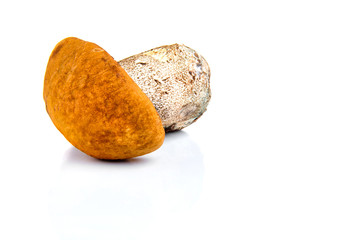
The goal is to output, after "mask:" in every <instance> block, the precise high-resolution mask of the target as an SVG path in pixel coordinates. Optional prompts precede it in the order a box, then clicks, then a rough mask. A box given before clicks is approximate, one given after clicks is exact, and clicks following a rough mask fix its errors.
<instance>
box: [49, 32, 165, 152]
mask: <svg viewBox="0 0 360 240" xmlns="http://www.w3.org/2000/svg"><path fill="white" fill-rule="evenodd" d="M43 97H44V100H45V104H46V110H47V112H48V114H49V116H50V118H51V120H52V122H53V123H54V125H55V126H56V127H57V129H58V130H59V131H60V132H61V133H62V134H63V135H64V137H65V138H66V139H67V140H68V141H69V142H70V143H71V144H72V145H74V146H75V147H76V148H78V149H79V150H81V151H83V152H84V153H86V154H88V155H90V156H92V157H95V158H98V159H127V158H132V157H136V156H140V155H144V154H147V153H150V152H152V151H155V150H156V149H158V148H159V147H160V146H161V145H162V143H163V141H164V136H165V132H164V129H163V126H162V122H161V119H160V117H159V114H158V113H157V111H156V110H155V107H154V105H153V104H152V102H151V101H150V100H149V98H148V97H147V96H146V95H145V94H144V93H143V92H142V90H141V89H140V88H139V87H138V86H137V85H136V83H135V82H134V81H133V80H132V79H131V78H130V77H129V75H128V74H127V73H126V72H125V71H124V69H122V68H121V67H120V65H119V64H118V63H117V62H116V61H115V60H114V59H113V58H112V57H111V56H110V55H109V54H108V53H107V52H106V51H105V50H103V49H102V48H101V47H99V46H98V45H96V44H94V43H91V42H86V41H83V40H80V39H78V38H73V37H70V38H66V39H64V40H62V41H61V42H59V43H58V44H57V45H56V46H55V48H54V50H53V51H52V53H51V55H50V58H49V62H48V65H47V68H46V73H45V80H44V92H43Z"/></svg>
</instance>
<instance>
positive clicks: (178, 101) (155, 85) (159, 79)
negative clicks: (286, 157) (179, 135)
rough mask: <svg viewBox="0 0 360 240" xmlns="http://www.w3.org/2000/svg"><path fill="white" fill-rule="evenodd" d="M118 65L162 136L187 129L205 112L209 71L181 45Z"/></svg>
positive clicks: (155, 51)
mask: <svg viewBox="0 0 360 240" xmlns="http://www.w3.org/2000/svg"><path fill="white" fill-rule="evenodd" d="M119 64H120V65H121V67H122V68H124V70H125V71H126V72H127V73H128V74H129V76H130V77H131V78H132V79H133V80H134V81H135V83H137V84H138V86H139V87H140V88H141V90H143V92H144V93H145V94H146V95H147V96H148V97H149V99H150V100H151V101H152V103H153V104H154V106H155V108H156V110H157V111H158V113H159V115H160V117H161V120H162V123H163V127H164V128H165V131H166V132H172V131H177V130H180V129H183V128H185V127H187V126H189V125H190V124H192V123H193V122H195V121H196V120H197V119H198V118H199V117H200V116H201V115H202V114H203V113H204V112H205V111H206V107H207V105H208V104H209V101H210V98H211V91H210V68H209V65H208V64H207V62H206V60H205V59H204V58H203V57H202V56H201V55H200V54H199V53H197V52H196V51H195V50H193V49H191V48H189V47H187V46H185V45H183V44H173V45H165V46H161V47H157V48H154V49H151V50H149V51H146V52H143V53H139V54H136V55H134V56H131V57H128V58H125V59H123V60H121V61H119Z"/></svg>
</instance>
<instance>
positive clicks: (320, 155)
mask: <svg viewBox="0 0 360 240" xmlns="http://www.w3.org/2000/svg"><path fill="white" fill-rule="evenodd" d="M359 13H360V5H359V1H346V0H342V1H331V0H327V1H320V0H311V1H307V0H302V1H257V0H254V1H228V0H222V1H194V0H191V1H185V0H182V1H131V0H128V1H106V0H102V1H75V0H73V1H2V2H1V3H0V26H1V29H0V34H1V36H0V44H1V45H0V46H1V51H0V73H1V75H0V76H1V85H0V110H1V118H0V123H1V124H0V136H1V145H0V146H1V147H0V150H1V157H0V191H1V192H0V193H1V197H0V239H4V240H5V239H6V240H9V239H10V240H12V239H16V240H20V239H21V240H23V239H37V240H58V239H61V240H115V239H116V240H120V239H125V240H127V239H130V240H132V239H142V240H143V239H156V240H163V239H164V240H165V239H167V240H168V239H172V240H177V239H179V240H180V239H181V240H183V239H187V240H195V239H196V240H198V239H226V240H232V239H249V240H250V239H276V240H279V239H284V240H285V239H286V240H288V239H316V240H318V239H326V240H328V239H347V240H350V239H360V112H359V110H360V94H359V92H360V68H359V67H360V14H359ZM69 36H75V37H78V38H81V39H84V40H87V41H91V42H95V43H97V44H98V45H100V46H101V47H103V48H104V49H105V50H107V51H108V52H109V53H110V54H111V55H112V56H113V57H114V58H115V59H116V60H120V59H123V58H125V57H128V56H130V55H133V54H136V53H139V52H142V51H145V50H149V49H151V48H154V47H158V46H161V45H164V44H173V43H183V44H185V45H188V46H189V47H191V48H194V49H195V50H197V51H198V52H199V53H200V54H202V55H203V56H204V57H205V58H206V59H207V61H208V63H209V64H210V67H211V71H212V76H211V87H212V92H213V97H212V99H211V101H210V104H209V107H208V111H207V112H206V113H205V114H204V115H203V117H201V118H200V119H199V120H198V121H197V122H196V123H195V124H193V125H191V126H190V127H188V128H186V129H185V130H184V131H181V132H178V133H174V134H170V135H167V136H166V139H165V143H164V145H163V146H162V147H161V148H160V149H159V150H158V151H155V152H153V153H151V154H148V155H145V156H143V157H139V158H136V159H133V160H132V161H129V162H103V161H98V160H95V159H93V158H90V157H88V156H87V155H85V154H83V153H81V152H79V151H78V150H76V149H75V148H73V147H72V146H71V145H70V143H68V142H67V141H66V140H65V138H64V137H63V136H62V135H61V134H60V133H59V132H58V131H57V130H56V128H55V127H54V126H53V124H52V122H51V121H50V118H49V117H48V116H47V113H46V111H45V106H44V102H43V99H42V87H43V78H44V74H45V68H46V64H47V61H48V57H49V55H50V53H51V51H52V49H53V48H54V46H55V45H56V43H57V42H59V41H60V40H62V39H63V38H65V37H69Z"/></svg>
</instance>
